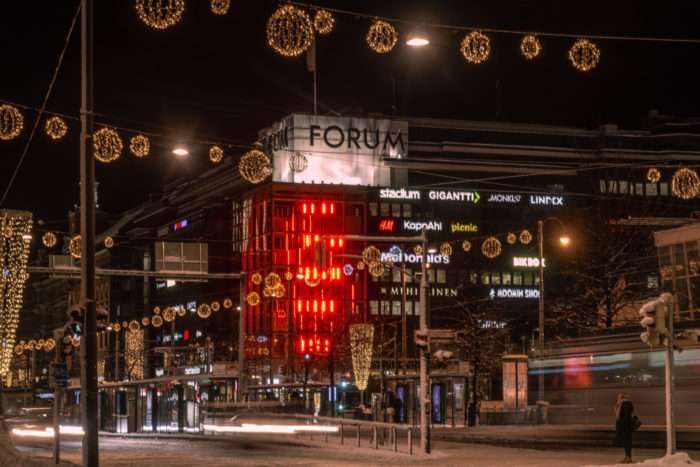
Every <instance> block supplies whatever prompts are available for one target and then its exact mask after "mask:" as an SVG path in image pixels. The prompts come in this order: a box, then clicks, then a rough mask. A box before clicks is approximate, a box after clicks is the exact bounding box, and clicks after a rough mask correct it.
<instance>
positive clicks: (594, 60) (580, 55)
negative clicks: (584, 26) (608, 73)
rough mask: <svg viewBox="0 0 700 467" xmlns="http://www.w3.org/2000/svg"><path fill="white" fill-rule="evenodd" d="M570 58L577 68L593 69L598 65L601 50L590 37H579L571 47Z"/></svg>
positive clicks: (583, 69)
mask: <svg viewBox="0 0 700 467" xmlns="http://www.w3.org/2000/svg"><path fill="white" fill-rule="evenodd" d="M569 60H571V64H572V65H573V66H574V68H576V69H577V70H580V71H588V70H592V69H593V68H595V67H596V65H598V60H600V50H599V49H598V47H596V45H595V44H594V43H593V42H591V41H589V40H588V39H579V40H577V41H576V42H574V45H572V46H571V48H570V49H569Z"/></svg>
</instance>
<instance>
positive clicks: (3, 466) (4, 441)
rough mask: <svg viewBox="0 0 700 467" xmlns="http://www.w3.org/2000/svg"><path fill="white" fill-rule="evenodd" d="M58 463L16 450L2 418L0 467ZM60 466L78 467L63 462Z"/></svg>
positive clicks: (32, 466)
mask: <svg viewBox="0 0 700 467" xmlns="http://www.w3.org/2000/svg"><path fill="white" fill-rule="evenodd" d="M55 465H56V463H55V462H54V461H53V459H51V458H50V457H33V456H28V455H27V454H24V453H22V452H20V451H18V450H17V448H15V446H14V444H12V440H11V439H10V432H9V431H8V430H7V425H6V424H5V419H4V418H3V417H0V467H49V466H55ZM58 465H60V466H65V467H68V466H77V464H74V463H72V462H67V461H61V463H60V464H58Z"/></svg>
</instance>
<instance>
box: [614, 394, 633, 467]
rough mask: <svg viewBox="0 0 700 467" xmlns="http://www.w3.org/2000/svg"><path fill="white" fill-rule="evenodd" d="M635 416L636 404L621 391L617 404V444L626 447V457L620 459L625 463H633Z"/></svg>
mask: <svg viewBox="0 0 700 467" xmlns="http://www.w3.org/2000/svg"><path fill="white" fill-rule="evenodd" d="M633 416H634V406H633V405H632V401H631V400H630V397H629V396H628V395H627V394H626V393H624V392H621V393H619V394H618V395H617V404H616V405H615V446H622V447H624V448H625V458H624V459H622V461H620V462H622V463H623V464H631V463H632V433H634V428H633V424H632V417H633Z"/></svg>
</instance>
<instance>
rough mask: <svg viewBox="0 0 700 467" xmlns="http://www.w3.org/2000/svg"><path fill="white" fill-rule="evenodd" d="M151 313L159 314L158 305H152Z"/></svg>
mask: <svg viewBox="0 0 700 467" xmlns="http://www.w3.org/2000/svg"><path fill="white" fill-rule="evenodd" d="M153 314H154V315H159V314H160V307H159V306H154V307H153Z"/></svg>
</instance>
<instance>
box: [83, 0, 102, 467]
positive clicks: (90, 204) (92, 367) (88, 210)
mask: <svg viewBox="0 0 700 467" xmlns="http://www.w3.org/2000/svg"><path fill="white" fill-rule="evenodd" d="M81 9H82V11H81V15H82V16H81V23H82V24H81V44H82V47H81V84H82V86H81V87H82V89H81V91H82V92H81V105H80V121H81V131H80V236H81V239H82V241H81V242H80V244H81V258H82V260H81V264H80V304H81V305H82V306H84V307H85V333H84V335H83V341H84V342H82V343H81V345H80V357H81V358H80V363H81V365H80V376H81V381H80V387H81V390H82V398H81V418H82V425H83V431H84V432H85V435H83V466H98V465H99V463H100V459H99V444H98V439H97V313H96V307H95V160H94V158H93V154H92V150H91V148H90V143H91V139H92V133H93V75H92V70H93V60H92V59H93V0H82V7H81Z"/></svg>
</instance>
